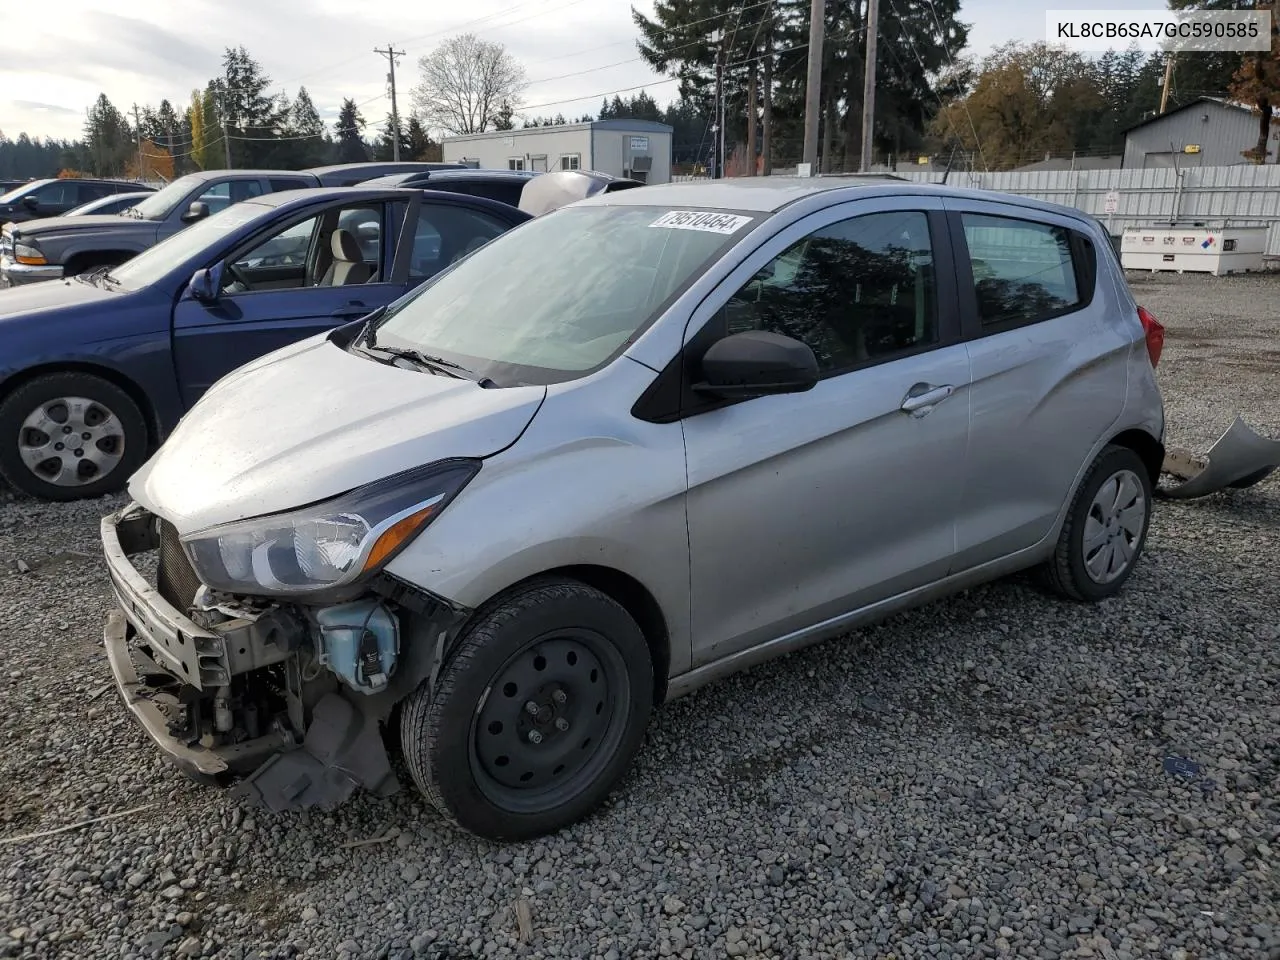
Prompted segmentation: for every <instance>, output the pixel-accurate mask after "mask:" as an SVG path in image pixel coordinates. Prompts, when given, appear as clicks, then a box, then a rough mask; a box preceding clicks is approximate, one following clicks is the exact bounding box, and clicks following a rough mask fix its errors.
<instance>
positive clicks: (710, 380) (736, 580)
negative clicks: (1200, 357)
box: [102, 177, 1164, 839]
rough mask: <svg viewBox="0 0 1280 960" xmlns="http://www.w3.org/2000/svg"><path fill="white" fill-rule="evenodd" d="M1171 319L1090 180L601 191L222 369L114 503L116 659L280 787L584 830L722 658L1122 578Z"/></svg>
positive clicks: (231, 763) (262, 799)
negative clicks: (984, 594)
mask: <svg viewBox="0 0 1280 960" xmlns="http://www.w3.org/2000/svg"><path fill="white" fill-rule="evenodd" d="M1162 337H1163V333H1162V328H1161V326H1160V324H1159V323H1158V322H1157V321H1156V320H1155V319H1154V318H1153V317H1152V316H1151V315H1150V314H1149V313H1147V312H1146V311H1145V310H1143V309H1142V308H1140V307H1139V306H1137V305H1136V304H1135V303H1134V301H1133V299H1132V297H1131V295H1130V292H1129V290H1128V288H1127V286H1126V284H1125V280H1124V276H1123V274H1122V271H1121V269H1120V266H1119V264H1118V262H1117V259H1116V256H1115V254H1114V251H1113V248H1112V246H1111V244H1110V242H1109V238H1108V236H1107V234H1106V233H1105V231H1103V230H1102V229H1101V228H1100V226H1099V225H1098V224H1097V223H1096V222H1095V221H1094V220H1092V219H1091V218H1089V217H1086V216H1084V215H1082V214H1080V213H1079V212H1077V211H1074V210H1071V209H1068V208H1065V207H1058V206H1051V205H1048V204H1043V203H1037V202H1034V201H1031V200H1026V199H1022V198H1018V197H1009V196H1002V195H995V194H989V193H979V192H971V191H964V190H958V189H951V188H940V187H931V186H924V185H911V184H903V183H893V182H886V181H884V180H870V179H868V180H859V179H857V178H838V177H837V178H819V179H786V178H772V177H771V178H761V179H749V180H739V181H724V182H712V183H701V184H699V183H687V184H675V185H666V186H648V187H644V188H642V189H636V190H628V191H625V192H621V193H613V194H608V195H603V196H599V197H595V198H592V199H589V200H584V201H581V202H579V203H575V204H572V205H570V206H567V207H565V208H563V209H561V210H559V211H556V212H554V213H551V214H548V215H546V216H545V217H541V218H539V219H537V220H534V221H531V222H529V223H528V224H525V225H524V226H521V227H520V228H519V229H517V230H513V231H511V232H510V233H508V234H505V235H503V236H501V237H499V238H497V239H495V240H493V241H491V242H490V243H489V244H487V245H486V246H484V247H482V248H481V249H480V250H478V251H476V252H475V253H473V254H471V255H470V256H469V257H467V258H466V259H464V260H462V261H460V262H458V263H456V264H455V265H453V266H452V267H450V268H449V269H448V270H446V271H445V272H443V273H441V274H439V275H438V276H436V277H435V278H433V279H432V280H431V281H429V282H428V283H427V284H425V285H424V286H422V287H420V288H418V289H417V290H415V291H413V292H412V293H410V294H409V295H407V296H406V297H404V298H403V299H401V300H400V301H398V302H396V303H394V304H392V305H391V306H390V307H389V308H388V309H386V310H385V311H383V312H380V313H378V314H375V315H373V316H371V317H369V318H366V319H364V320H363V321H362V322H359V323H355V324H351V325H349V326H346V327H343V328H341V329H339V330H337V331H334V332H331V333H329V334H324V335H320V336H316V337H313V338H311V339H309V340H306V341H303V342H300V343H298V344H295V345H293V346H291V347H287V348H285V349H282V350H280V351H277V352H276V353H273V354H270V355H268V356H266V357H263V358H260V359H258V360H256V361H254V362H253V363H250V364H249V365H247V366H245V367H242V368H241V369H239V370H237V371H235V372H233V373H232V374H230V375H228V376H227V377H225V378H224V379H223V380H222V381H221V382H219V383H218V384H216V385H215V386H214V387H213V388H212V389H210V390H209V391H208V393H207V394H206V395H205V396H204V398H203V399H202V400H201V401H200V402H199V403H198V404H197V405H196V406H195V408H194V409H193V410H191V412H190V413H189V414H188V415H187V416H186V418H185V419H184V420H183V422H182V423H181V424H180V425H179V426H178V428H177V430H176V431H175V432H174V433H173V434H172V436H171V437H170V438H169V439H168V440H167V442H166V443H165V444H164V445H163V446H162V447H161V449H160V450H159V451H158V452H157V453H156V454H155V456H153V457H152V459H151V460H150V461H149V462H148V463H147V464H146V465H145V466H144V467H143V468H142V470H141V471H140V472H139V473H138V474H137V475H135V476H134V478H133V479H132V482H131V485H130V492H131V495H132V500H133V502H131V503H130V504H129V505H128V506H127V507H125V508H124V509H122V510H121V511H119V512H118V513H116V514H113V515H112V516H110V517H107V518H106V519H105V520H104V521H103V525H102V533H103V541H104V548H105V553H106V559H107V563H108V566H109V569H110V573H111V577H112V580H113V582H114V585H115V589H116V593H117V596H118V598H119V610H117V611H115V612H113V613H112V614H111V615H110V616H109V618H108V623H107V627H106V647H107V651H108V654H109V659H110V662H111V667H112V670H113V672H114V674H115V677H116V680H117V683H118V685H119V687H120V690H121V693H122V695H123V697H124V700H125V702H126V703H127V704H128V706H129V708H130V709H131V710H132V711H133V712H134V713H135V714H136V715H137V717H138V719H139V720H140V721H141V722H142V724H143V726H144V727H145V728H146V730H147V731H148V732H149V733H150V735H151V737H152V738H153V739H154V740H155V742H156V743H157V744H158V745H159V746H160V747H161V748H162V749H163V750H164V751H165V752H166V753H167V754H168V755H169V756H170V757H171V758H172V759H173V760H174V761H175V762H176V763H177V764H178V765H179V766H181V767H182V768H183V769H185V770H186V771H188V772H189V773H191V774H193V775H196V776H198V777H203V778H208V779H211V780H215V781H238V782H237V785H236V787H235V793H236V794H237V795H238V796H241V797H244V798H247V799H249V800H251V801H253V802H256V803H258V804H261V805H265V806H266V807H268V808H269V809H273V810H280V809H286V808H290V807H297V806H304V805H309V804H315V803H321V804H330V803H334V802H338V801H341V800H342V799H344V798H345V797H347V796H348V795H350V794H351V793H352V791H354V790H355V789H357V788H358V787H363V788H366V789H369V790H372V791H374V792H376V793H379V794H386V793H388V792H390V791H393V790H395V789H396V788H397V786H398V783H397V780H396V777H395V775H394V774H393V772H392V768H391V765H390V758H389V754H388V747H390V749H391V750H392V751H394V750H395V749H396V745H397V744H396V741H397V739H398V749H399V750H400V751H401V752H402V754H403V756H404V759H405V761H406V764H407V767H408V770H409V771H410V773H411V775H412V777H413V779H414V780H415V781H416V783H417V786H418V787H419V788H420V789H421V790H422V792H423V793H424V794H425V795H426V796H427V797H428V798H429V799H430V800H431V801H432V803H433V804H434V805H436V806H437V807H438V808H439V809H440V810H441V811H442V812H443V813H444V814H446V815H447V816H449V817H451V818H453V819H454V820H455V821H456V822H458V823H459V824H461V825H462V826H464V827H466V828H468V829H470V830H472V831H475V832H477V833H479V834H482V835H485V836H488V837H492V838H498V839H501V838H524V837H530V836H534V835H538V834H542V833H545V832H547V831H551V830H555V829H557V828H560V827H563V826H565V825H566V824H569V823H571V822H573V821H575V820H576V819H578V818H580V817H582V816H584V815H585V814H587V813H588V812H589V811H591V810H592V809H593V808H594V807H596V806H597V804H599V803H600V802H601V801H602V799H603V798H604V797H605V796H606V794H607V793H608V792H609V791H610V790H611V789H612V788H613V787H615V786H616V785H617V783H618V782H619V780H620V779H621V778H622V777H623V776H624V774H625V773H626V771H627V769H628V767H629V765H630V763H631V761H632V758H633V755H634V753H635V751H636V750H637V749H638V748H639V746H640V743H641V741H642V739H643V736H644V731H645V726H646V722H647V720H648V718H649V715H650V711H651V709H652V708H653V707H654V706H655V705H656V704H658V703H660V702H661V701H663V700H667V699H671V698H673V697H676V696H679V695H681V694H684V693H687V692H688V691H690V690H692V689H694V688H695V687H697V686H699V685H700V684H704V683H706V682H708V681H711V680H714V679H716V678H718V677H722V676H724V675H726V674H729V673H732V672H734V671H737V670H741V669H743V668H745V667H748V666H750V665H752V664H755V663H759V662H760V661H763V660H766V659H768V658H770V657H773V656H776V655H779V654H782V653H785V652H787V651H790V650H794V649H796V648H798V647H801V646H803V645H805V644H809V643H812V642H815V641H818V640H822V639H824V638H831V637H838V636H839V635H840V634H841V633H843V632H845V631H847V630H849V629H850V628H852V627H855V626H857V625H860V624H864V623H867V622H869V621H872V620H875V619H878V618H882V617H885V616H887V615H889V614H892V613H894V612H895V611H900V610H903V609H905V608H907V607H910V606H913V605H916V604H920V603H924V602H927V601H933V600H937V599H939V598H942V597H945V596H946V595H948V594H950V593H953V592H955V591H958V590H961V589H963V588H966V587H970V586H973V585H974V584H977V583H980V582H983V581H987V580H991V579H993V578H996V577H999V576H1002V575H1004V574H1008V573H1011V572H1013V571H1016V570H1021V569H1024V568H1030V567H1039V568H1041V569H1042V570H1043V572H1044V575H1045V579H1046V580H1047V582H1048V584H1049V585H1050V586H1052V587H1053V588H1054V589H1056V590H1057V591H1058V592H1060V593H1061V594H1063V595H1065V596H1066V597H1068V598H1071V599H1074V600H1080V601H1097V600H1100V599H1103V598H1105V597H1110V596H1112V595H1114V594H1115V593H1116V592H1117V591H1119V590H1120V589H1121V587H1122V585H1123V584H1124V582H1125V580H1126V579H1127V578H1128V577H1129V576H1130V574H1131V573H1132V572H1133V569H1134V565H1135V564H1136V563H1137V562H1138V558H1139V556H1140V555H1141V553H1142V548H1143V541H1144V538H1145V536H1146V532H1147V526H1148V522H1149V519H1150V510H1151V502H1152V489H1153V485H1154V484H1155V482H1156V480H1157V478H1158V476H1159V471H1160V467H1161V463H1162V461H1163V458H1164V450H1163V437H1164V416H1163V409H1162V403H1161V398H1160V394H1159V391H1158V389H1157V385H1156V380H1155V376H1154V368H1155V365H1156V363H1157V362H1158V360H1159V355H1160V349H1161V345H1162V342H1163V340H1162ZM152 553H155V554H158V574H157V575H156V576H155V577H154V578H150V577H148V576H147V575H146V574H145V573H144V571H145V570H146V569H148V567H147V565H146V564H145V563H144V562H143V561H144V559H145V557H146V555H147V554H152ZM384 734H385V735H384Z"/></svg>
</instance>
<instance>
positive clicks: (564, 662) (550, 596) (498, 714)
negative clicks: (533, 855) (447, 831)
mask: <svg viewBox="0 0 1280 960" xmlns="http://www.w3.org/2000/svg"><path fill="white" fill-rule="evenodd" d="M653 688H654V683H653V666H652V661H651V659H650V657H649V651H648V647H647V645H646V643H645V638H644V635H643V633H642V632H641V630H640V628H639V626H637V624H636V622H635V620H634V619H632V617H631V616H630V615H629V614H628V613H627V611H626V610H625V609H623V607H622V606H621V605H620V604H618V603H617V602H616V601H614V600H613V599H612V598H610V597H608V596H607V595H605V594H604V593H602V592H600V591H599V590H596V589H594V588H592V587H589V586H587V585H586V584H583V583H580V582H578V581H576V580H567V579H540V580H536V581H531V582H530V583H528V584H526V585H524V586H522V587H519V588H516V589H515V590H514V591H512V592H510V593H508V594H507V595H505V596H502V597H500V598H498V599H497V600H496V601H494V602H491V603H489V604H487V605H486V606H485V607H483V608H481V609H480V610H479V611H478V612H477V614H476V616H475V618H474V620H473V622H472V624H471V625H470V626H469V627H468V628H467V629H466V630H465V632H464V634H463V635H462V637H461V638H460V639H459V641H458V644H457V646H456V648H455V649H454V651H453V653H452V654H451V655H450V657H449V658H448V661H447V662H446V663H445V664H444V666H443V667H442V668H441V671H440V674H439V679H438V681H437V683H436V685H435V688H434V689H431V688H430V686H429V682H424V683H423V684H422V685H421V686H420V687H419V688H418V689H417V690H416V691H414V692H413V693H412V694H410V696H409V697H408V698H407V700H406V702H405V705H404V711H403V714H402V716H401V718H400V720H401V727H400V733H401V749H402V751H403V754H404V759H405V764H406V766H407V767H408V768H409V771H410V773H411V774H412V776H413V779H414V782H415V783H416V784H417V786H418V788H419V789H420V790H421V791H422V793H423V794H424V795H425V796H426V797H427V799H428V800H429V801H430V802H431V804H432V805H433V806H434V807H436V809H438V810H439V811H440V812H441V813H442V814H443V815H444V816H446V817H447V818H449V819H450V820H452V821H453V822H454V823H456V824H457V825H458V826H461V827H462V828H464V829H466V830H469V831H471V832H472V833H475V834H478V835H480V836H482V837H485V838H488V839H490V840H503V841H514V840H525V839H530V838H533V837H537V836H542V835H544V834H547V833H551V832H553V831H555V830H558V829H560V828H562V827H565V826H567V825H569V824H571V823H574V822H576V821H577V820H579V819H581V818H582V817H584V816H585V815H586V814H588V813H589V812H591V811H592V810H594V809H595V808H596V807H598V806H599V805H600V804H601V803H602V802H603V801H604V799H605V798H606V797H607V796H608V794H609V791H610V790H611V789H612V788H613V787H614V786H615V785H616V784H617V783H618V782H619V781H620V780H621V779H622V777H623V775H624V774H625V773H626V772H627V770H628V768H629V767H630V765H631V761H632V759H633V758H634V756H635V753H636V751H637V750H638V749H639V747H640V743H641V740H642V739H643V737H644V730H645V726H646V724H647V723H648V719H649V714H650V711H651V709H652V706H653Z"/></svg>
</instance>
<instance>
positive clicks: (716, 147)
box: [711, 30, 724, 180]
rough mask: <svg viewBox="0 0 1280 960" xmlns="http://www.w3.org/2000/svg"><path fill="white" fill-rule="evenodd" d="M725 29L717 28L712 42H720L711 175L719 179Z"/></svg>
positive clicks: (721, 174)
mask: <svg viewBox="0 0 1280 960" xmlns="http://www.w3.org/2000/svg"><path fill="white" fill-rule="evenodd" d="M723 41H724V31H723V30H715V31H713V32H712V34H711V42H712V43H718V44H720V50H719V51H718V52H717V53H716V98H715V104H714V106H713V107H712V109H713V110H714V111H715V113H714V114H713V117H714V126H715V135H714V136H713V137H712V139H711V155H712V157H713V158H714V159H713V160H712V162H711V177H712V179H713V180H719V179H720V178H721V177H722V176H724V43H723Z"/></svg>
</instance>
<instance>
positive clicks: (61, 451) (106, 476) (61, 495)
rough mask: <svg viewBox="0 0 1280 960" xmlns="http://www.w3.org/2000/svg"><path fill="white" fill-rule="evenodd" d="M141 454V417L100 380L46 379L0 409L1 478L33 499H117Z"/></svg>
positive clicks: (143, 455)
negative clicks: (110, 496) (114, 496)
mask: <svg viewBox="0 0 1280 960" xmlns="http://www.w3.org/2000/svg"><path fill="white" fill-rule="evenodd" d="M146 456H147V423H146V420H145V418H144V417H143V415H142V411H141V410H139V409H138V405H137V404H136V403H134V402H133V400H132V398H130V396H129V395H128V394H127V393H125V392H124V391H123V390H121V389H120V388H119V387H117V386H116V385H115V384H113V383H109V382H107V381H106V380H103V379H102V378H101V377H96V376H93V375H92V374H86V373H53V374H47V375H45V376H42V377H37V378H36V379H35V380H32V381H31V382H30V383H25V384H23V385H22V386H20V387H19V388H18V389H17V390H15V391H14V392H13V393H11V394H10V395H9V396H8V397H6V398H5V399H4V401H3V403H0V475H3V477H4V479H5V480H7V481H8V482H9V484H10V485H12V486H13V487H15V488H16V489H18V490H21V491H22V492H23V493H27V494H30V495H31V496H33V497H39V498H41V499H44V500H78V499H81V498H85V497H97V496H101V495H102V494H105V493H114V492H115V491H117V490H120V489H121V488H123V487H124V485H125V484H126V483H127V482H128V479H129V477H130V475H132V474H133V472H134V471H135V470H137V469H138V467H140V466H142V464H143V462H144V461H145V460H146Z"/></svg>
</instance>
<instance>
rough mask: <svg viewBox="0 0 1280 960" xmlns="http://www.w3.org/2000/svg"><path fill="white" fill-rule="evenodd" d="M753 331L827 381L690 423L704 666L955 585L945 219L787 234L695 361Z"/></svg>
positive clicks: (728, 284) (820, 216)
mask: <svg viewBox="0 0 1280 960" xmlns="http://www.w3.org/2000/svg"><path fill="white" fill-rule="evenodd" d="M747 330H768V331H771V332H773V333H779V334H783V335H785V336H789V337H792V338H794V339H797V340H800V341H802V342H804V343H806V344H807V345H808V346H809V347H810V348H811V349H812V350H813V352H814V355H815V357H816V358H817V360H818V366H819V370H820V379H819V381H818V383H817V385H816V386H814V387H813V389H811V390H808V391H806V392H803V393H794V394H783V395H778V396H764V397H757V398H755V399H750V400H745V401H741V402H736V403H731V404H727V405H723V406H720V407H716V406H714V405H713V406H711V407H710V408H708V409H699V408H697V407H696V406H695V407H693V408H692V409H689V410H687V411H686V412H685V413H684V416H683V419H682V426H683V430H684V439H685V452H686V458H687V471H688V479H689V494H688V500H687V505H688V527H689V553H690V564H691V569H690V588H691V592H692V597H693V600H692V622H691V627H692V634H693V637H694V649H693V662H694V665H695V666H698V665H702V664H706V663H710V662H712V661H715V660H717V659H720V658H722V657H725V656H730V655H732V654H735V653H738V652H740V651H743V650H746V649H748V648H751V647H754V646H756V645H757V644H760V643H765V642H769V641H773V640H777V639H778V638H781V637H791V636H800V635H803V634H804V633H805V632H806V631H809V630H822V629H826V628H827V627H828V626H832V625H835V624H838V623H839V622H840V620H841V618H843V617H845V616H847V615H848V614H850V613H851V612H852V611H856V610H858V609H861V608H864V607H867V606H869V605H871V604H874V603H876V602H877V601H881V600H885V599H887V598H889V597H892V596H894V595H895V594H899V593H903V592H905V591H909V590H911V589H913V588H916V587H920V586H922V585H925V584H928V583H931V582H933V581H935V580H938V579H941V578H943V577H945V576H946V575H947V572H948V570H949V568H950V566H951V561H952V556H953V554H954V550H955V531H956V510H957V506H958V503H959V495H960V484H959V478H960V469H961V466H962V465H963V463H964V455H965V449H966V446H967V443H968V437H969V416H970V414H969V391H968V387H969V382H970V376H969V360H968V356H967V354H966V352H965V346H964V344H963V343H962V342H961V341H960V332H959V331H960V323H959V314H958V311H957V307H956V295H955V279H954V274H953V272H952V268H951V262H950V255H949V245H948V242H947V229H946V221H945V219H944V217H943V213H942V205H941V202H940V201H938V200H936V199H933V198H926V197H910V198H908V199H905V200H904V199H900V198H892V199H889V198H879V199H870V200H865V201H858V202H855V203H849V204H843V205H839V206H836V207H832V208H829V209H827V210H825V211H823V212H821V213H816V214H814V215H812V216H811V217H809V218H806V219H805V220H802V221H800V222H799V223H796V224H792V225H791V226H789V227H787V228H785V229H784V230H783V231H782V232H781V233H779V234H778V235H777V236H775V237H773V238H771V239H770V240H769V241H768V242H767V243H766V244H765V245H764V246H762V247H761V249H760V250H758V251H756V252H755V253H754V254H752V255H751V257H749V258H748V259H747V260H746V261H745V262H744V263H743V264H742V266H741V267H740V268H739V269H738V270H737V271H735V273H734V274H732V275H731V276H730V277H729V278H728V279H727V280H726V281H725V284H724V285H723V286H722V288H721V291H720V292H718V293H717V294H714V295H712V296H710V297H708V298H707V300H706V301H704V303H703V305H702V306H701V307H700V308H699V311H698V313H695V315H694V318H693V321H692V322H691V323H690V325H689V332H688V334H687V336H686V344H689V343H690V341H691V340H692V339H693V338H694V337H696V338H697V339H698V340H699V341H701V342H702V343H704V344H705V345H709V344H710V343H711V342H714V341H715V340H717V339H720V338H721V337H723V336H726V335H732V334H734V333H738V332H742V331H747ZM690 349H691V351H692V350H693V348H692V347H691V348H690ZM703 349H705V346H704V347H703ZM694 352H696V351H694ZM927 397H936V399H935V400H934V401H933V403H931V404H928V403H926V402H925V398H927Z"/></svg>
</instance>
